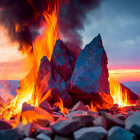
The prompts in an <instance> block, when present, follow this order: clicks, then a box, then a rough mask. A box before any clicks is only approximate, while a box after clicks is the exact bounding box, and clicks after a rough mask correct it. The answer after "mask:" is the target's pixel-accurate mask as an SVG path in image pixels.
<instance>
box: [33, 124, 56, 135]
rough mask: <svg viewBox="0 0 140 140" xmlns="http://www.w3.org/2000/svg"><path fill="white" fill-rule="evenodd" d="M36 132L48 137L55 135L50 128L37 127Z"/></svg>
mask: <svg viewBox="0 0 140 140" xmlns="http://www.w3.org/2000/svg"><path fill="white" fill-rule="evenodd" d="M35 131H36V132H37V133H44V134H46V135H48V136H52V134H53V132H52V129H51V128H50V127H41V126H39V125H36V127H35Z"/></svg>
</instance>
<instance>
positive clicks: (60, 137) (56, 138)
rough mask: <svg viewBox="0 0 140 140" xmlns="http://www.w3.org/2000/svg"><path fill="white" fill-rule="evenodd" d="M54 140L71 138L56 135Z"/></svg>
mask: <svg viewBox="0 0 140 140" xmlns="http://www.w3.org/2000/svg"><path fill="white" fill-rule="evenodd" d="M54 140H73V139H72V138H68V137H62V136H58V135H56V136H55V138H54Z"/></svg>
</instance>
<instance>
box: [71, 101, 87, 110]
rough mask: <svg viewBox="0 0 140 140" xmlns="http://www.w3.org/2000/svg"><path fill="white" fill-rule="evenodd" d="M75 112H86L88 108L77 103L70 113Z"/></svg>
mask: <svg viewBox="0 0 140 140" xmlns="http://www.w3.org/2000/svg"><path fill="white" fill-rule="evenodd" d="M77 110H83V111H88V108H87V107H85V105H84V104H83V103H82V102H81V101H79V102H77V103H76V104H75V105H74V106H73V108H72V111H77Z"/></svg>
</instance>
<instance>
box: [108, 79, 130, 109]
mask: <svg viewBox="0 0 140 140" xmlns="http://www.w3.org/2000/svg"><path fill="white" fill-rule="evenodd" d="M109 83H110V94H111V96H112V97H113V100H114V104H118V105H119V107H124V106H130V104H129V103H128V98H127V91H126V90H122V86H121V84H120V83H119V82H118V81H117V80H116V79H115V78H113V77H110V78H109Z"/></svg>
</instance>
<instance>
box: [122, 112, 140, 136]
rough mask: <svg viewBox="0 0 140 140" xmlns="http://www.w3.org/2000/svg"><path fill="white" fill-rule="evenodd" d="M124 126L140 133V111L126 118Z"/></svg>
mask: <svg viewBox="0 0 140 140" xmlns="http://www.w3.org/2000/svg"><path fill="white" fill-rule="evenodd" d="M125 128H126V129H128V130H130V131H132V132H134V133H135V134H137V135H140V111H139V112H137V113H135V114H133V115H131V116H130V117H128V118H127V119H126V122H125Z"/></svg>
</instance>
